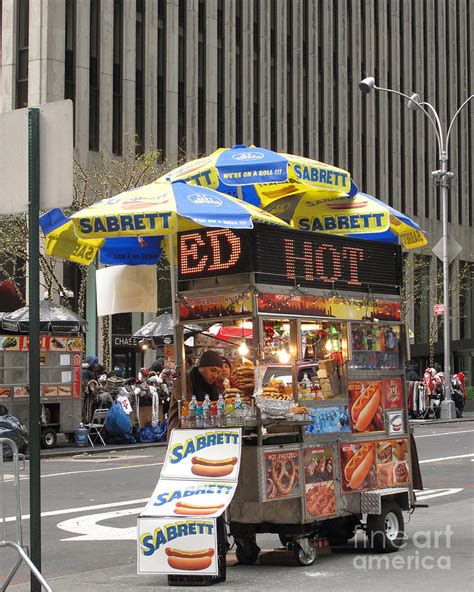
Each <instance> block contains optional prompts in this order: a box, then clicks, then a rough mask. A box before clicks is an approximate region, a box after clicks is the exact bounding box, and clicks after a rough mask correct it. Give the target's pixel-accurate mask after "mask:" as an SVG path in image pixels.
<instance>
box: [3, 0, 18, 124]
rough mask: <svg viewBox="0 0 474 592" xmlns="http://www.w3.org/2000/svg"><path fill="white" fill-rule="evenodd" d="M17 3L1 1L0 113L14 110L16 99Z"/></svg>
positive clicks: (12, 0) (13, 0)
mask: <svg viewBox="0 0 474 592" xmlns="http://www.w3.org/2000/svg"><path fill="white" fill-rule="evenodd" d="M16 21H17V3H16V1H15V0H3V4H2V39H1V42H2V47H1V57H2V59H1V61H0V113H4V112H6V111H11V110H12V109H14V108H15V98H16V44H17V41H16V40H17V27H16V25H15V23H16Z"/></svg>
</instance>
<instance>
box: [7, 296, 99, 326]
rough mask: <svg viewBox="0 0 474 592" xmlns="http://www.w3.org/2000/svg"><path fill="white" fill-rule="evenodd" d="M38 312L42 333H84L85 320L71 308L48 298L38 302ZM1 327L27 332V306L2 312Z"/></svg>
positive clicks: (28, 320) (28, 323)
mask: <svg viewBox="0 0 474 592" xmlns="http://www.w3.org/2000/svg"><path fill="white" fill-rule="evenodd" d="M39 313H40V331H41V332H42V333H84V332H85V331H86V329H87V321H85V320H84V319H83V318H81V317H80V316H79V315H77V314H76V313H75V312H72V310H69V309H68V308H65V307H64V306H60V305H59V304H55V303H54V302H51V301H50V300H43V301H41V302H40V310H39ZM2 329H4V330H5V331H13V332H15V333H28V332H29V330H30V310H29V307H28V306H24V307H23V308H19V309H18V310H15V311H14V312H8V313H6V314H4V315H3V318H2Z"/></svg>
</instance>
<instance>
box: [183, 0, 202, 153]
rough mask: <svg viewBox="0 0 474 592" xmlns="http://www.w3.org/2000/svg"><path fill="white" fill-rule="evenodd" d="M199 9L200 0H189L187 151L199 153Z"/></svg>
mask: <svg viewBox="0 0 474 592" xmlns="http://www.w3.org/2000/svg"><path fill="white" fill-rule="evenodd" d="M198 10H199V0H187V15H186V73H185V76H186V153H187V156H188V158H196V156H197V155H198V83H199V60H198V55H199V53H198V35H199V33H198Z"/></svg>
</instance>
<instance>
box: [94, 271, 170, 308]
mask: <svg viewBox="0 0 474 592" xmlns="http://www.w3.org/2000/svg"><path fill="white" fill-rule="evenodd" d="M157 285H158V284H157V279H156V267H155V266H154V265H113V266H112V267H104V268H103V269H98V270H97V271H96V286H97V288H96V292H97V316H99V317H102V316H106V315H112V314H118V313H122V312H156V302H157V297H158V296H157V293H158V292H157V291H158V288H157Z"/></svg>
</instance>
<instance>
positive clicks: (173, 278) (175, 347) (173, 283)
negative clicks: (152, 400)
mask: <svg viewBox="0 0 474 592" xmlns="http://www.w3.org/2000/svg"><path fill="white" fill-rule="evenodd" d="M176 237H177V235H176ZM174 239H175V235H173V234H170V236H169V241H170V259H171V261H170V280H171V312H172V313H173V350H174V363H175V366H176V365H177V364H178V331H177V325H178V321H179V318H178V309H177V306H176V304H177V302H176V298H177V293H178V284H177V281H176V267H175V262H174V260H175V249H174Z"/></svg>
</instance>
